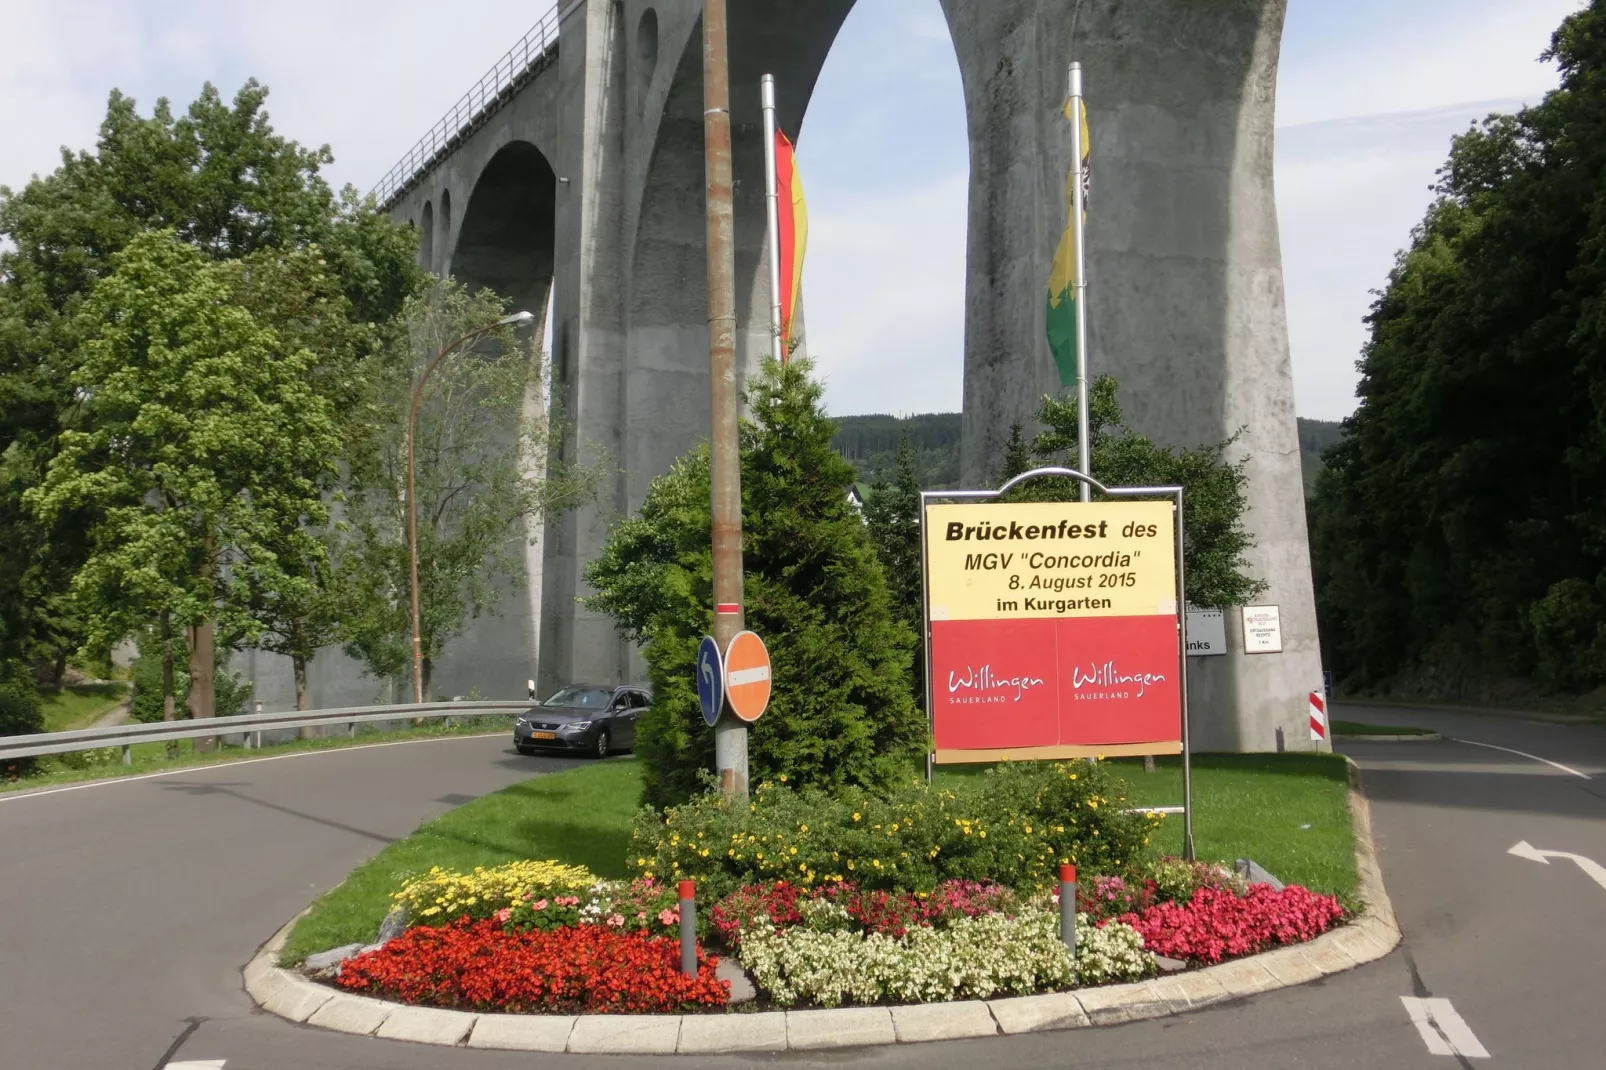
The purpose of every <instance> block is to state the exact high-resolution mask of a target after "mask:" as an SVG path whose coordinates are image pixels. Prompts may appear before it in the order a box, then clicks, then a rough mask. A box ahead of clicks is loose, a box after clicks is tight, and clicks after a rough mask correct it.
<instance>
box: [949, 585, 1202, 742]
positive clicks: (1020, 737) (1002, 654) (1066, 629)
mask: <svg viewBox="0 0 1606 1070" xmlns="http://www.w3.org/2000/svg"><path fill="white" fill-rule="evenodd" d="M931 668H932V675H931V682H932V696H931V707H932V718H933V725H932V727H933V729H934V730H935V733H936V743H937V749H938V750H939V751H946V750H1007V749H1015V748H1026V747H1054V746H1062V747H1063V746H1087V747H1096V746H1106V745H1108V746H1119V745H1122V744H1138V743H1169V742H1172V741H1175V740H1176V739H1178V738H1179V737H1180V734H1181V730H1182V724H1181V713H1180V710H1181V703H1180V695H1179V692H1178V688H1177V625H1176V618H1174V617H1160V616H1149V617H1063V618H1058V619H1054V618H1047V619H1042V618H1039V619H1035V620H1010V621H999V620H953V621H933V622H932V625H931Z"/></svg>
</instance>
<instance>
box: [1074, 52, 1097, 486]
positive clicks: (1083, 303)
mask: <svg viewBox="0 0 1606 1070" xmlns="http://www.w3.org/2000/svg"><path fill="white" fill-rule="evenodd" d="M1070 81H1071V85H1070V97H1071V167H1072V168H1073V169H1074V175H1075V177H1074V178H1073V179H1072V180H1071V246H1072V250H1073V251H1072V254H1071V255H1072V256H1073V258H1074V260H1075V266H1076V276H1075V280H1076V281H1075V282H1073V283H1072V289H1073V291H1074V293H1073V295H1072V296H1074V297H1075V299H1076V468H1077V470H1078V471H1079V472H1081V473H1082V474H1083V475H1085V476H1090V475H1092V474H1093V447H1092V442H1091V436H1090V434H1089V431H1088V427H1089V423H1090V421H1089V419H1088V411H1087V243H1086V235H1085V234H1084V231H1085V230H1086V223H1085V221H1084V220H1083V218H1082V217H1083V213H1084V212H1085V211H1086V205H1085V204H1084V203H1083V196H1082V190H1083V183H1084V182H1086V181H1087V175H1086V174H1085V170H1086V169H1085V168H1084V166H1083V163H1082V159H1083V156H1084V155H1085V154H1086V152H1087V146H1086V145H1083V144H1082V65H1081V64H1080V63H1072V64H1071V71H1070ZM1082 500H1083V501H1084V502H1087V501H1092V500H1093V488H1092V487H1091V486H1090V485H1089V484H1088V483H1087V482H1086V481H1083V483H1082Z"/></svg>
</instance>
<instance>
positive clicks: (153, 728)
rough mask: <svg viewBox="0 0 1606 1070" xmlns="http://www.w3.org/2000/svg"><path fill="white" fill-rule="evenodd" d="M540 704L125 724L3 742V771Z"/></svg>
mask: <svg viewBox="0 0 1606 1070" xmlns="http://www.w3.org/2000/svg"><path fill="white" fill-rule="evenodd" d="M533 705H535V703H534V702H530V701H526V702H475V701H461V702H425V703H421V704H419V703H411V704H407V705H401V706H345V707H341V708H340V709H333V710H284V711H282V712H279V713H250V714H243V715H241V716H239V717H203V718H200V719H198V720H183V721H157V722H154V723H151V724H120V725H111V726H108V727H105V728H80V729H77V730H75V731H72V732H35V733H33V734H31V735H26V736H0V765H4V764H5V763H6V762H7V761H8V760H10V759H13V758H37V757H39V756H41V755H45V754H69V753H72V752H74V751H86V750H100V749H102V748H104V747H122V748H123V759H124V761H125V762H127V761H128V758H129V748H130V747H132V746H133V745H134V744H136V743H164V742H170V741H173V740H180V739H206V738H210V737H215V736H238V735H244V736H246V738H247V741H248V745H249V741H250V740H251V739H252V737H254V738H255V742H256V745H258V746H260V745H261V742H262V733H263V732H271V731H276V730H279V729H286V728H316V727H319V726H322V725H331V724H332V725H344V726H347V728H348V731H349V732H350V733H351V734H353V735H355V734H356V730H357V726H358V725H359V724H372V723H375V722H380V721H402V720H409V719H413V718H419V719H431V718H448V717H485V716H497V715H503V716H506V715H509V714H514V713H519V712H522V711H524V710H527V709H529V708H530V707H531V706H533Z"/></svg>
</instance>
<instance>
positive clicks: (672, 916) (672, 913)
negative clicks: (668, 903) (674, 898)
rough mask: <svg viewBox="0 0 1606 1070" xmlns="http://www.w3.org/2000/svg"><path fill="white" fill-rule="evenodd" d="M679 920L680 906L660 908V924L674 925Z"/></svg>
mask: <svg viewBox="0 0 1606 1070" xmlns="http://www.w3.org/2000/svg"><path fill="white" fill-rule="evenodd" d="M679 920H680V908H679V907H665V908H664V909H662V910H660V911H659V912H658V923H659V924H660V925H673V924H675V922H677V921H679Z"/></svg>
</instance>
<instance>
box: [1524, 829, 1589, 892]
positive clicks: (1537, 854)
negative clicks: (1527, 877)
mask: <svg viewBox="0 0 1606 1070" xmlns="http://www.w3.org/2000/svg"><path fill="white" fill-rule="evenodd" d="M1506 854H1508V855H1516V856H1517V857H1518V858H1526V859H1528V861H1530V862H1541V863H1543V864H1545V865H1547V866H1548V865H1550V860H1551V859H1552V858H1570V859H1572V860H1573V861H1574V862H1576V863H1578V868H1579V869H1581V870H1583V871H1584V872H1585V873H1587V874H1589V879H1590V880H1592V881H1594V882H1595V883H1596V884H1598V885H1600V886H1601V887H1602V888H1606V866H1603V865H1601V864H1600V863H1599V862H1597V861H1595V860H1594V859H1593V858H1585V857H1584V856H1583V855H1575V854H1573V853H1571V852H1570V851H1541V850H1539V848H1537V847H1533V846H1530V845H1529V843H1528V841H1527V840H1523V841H1522V842H1521V843H1519V844H1517V845H1516V846H1515V847H1513V848H1512V849H1511V850H1509V851H1507V852H1506Z"/></svg>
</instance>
